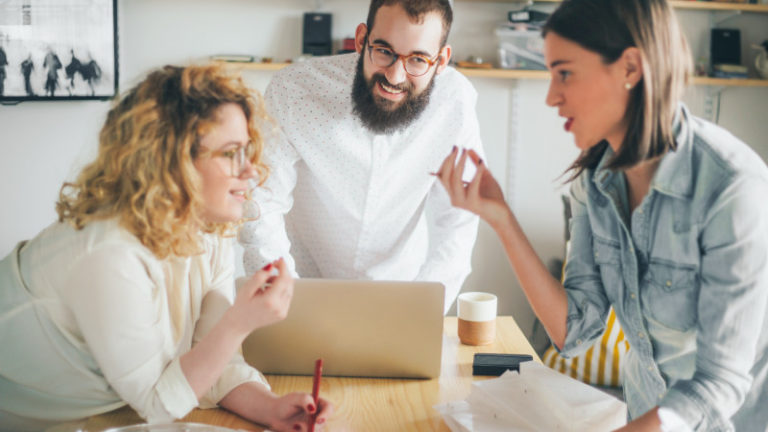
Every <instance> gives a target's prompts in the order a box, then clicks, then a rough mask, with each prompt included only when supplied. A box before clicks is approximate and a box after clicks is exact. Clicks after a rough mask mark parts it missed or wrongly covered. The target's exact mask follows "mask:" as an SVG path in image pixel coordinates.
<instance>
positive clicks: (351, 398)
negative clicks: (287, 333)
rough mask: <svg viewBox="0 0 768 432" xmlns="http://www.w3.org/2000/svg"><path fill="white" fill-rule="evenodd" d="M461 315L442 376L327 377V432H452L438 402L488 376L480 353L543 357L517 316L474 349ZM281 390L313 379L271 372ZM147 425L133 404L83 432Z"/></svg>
mask: <svg viewBox="0 0 768 432" xmlns="http://www.w3.org/2000/svg"><path fill="white" fill-rule="evenodd" d="M456 329H457V319H456V317H446V318H445V325H444V327H443V363H442V368H441V372H440V378H438V379H431V380H414V379H387V378H384V379H375V378H338V377H327V378H323V380H322V385H321V387H320V394H321V395H322V396H323V397H325V398H327V399H329V400H330V401H331V402H333V403H334V405H335V407H336V412H335V413H334V415H333V417H332V418H331V419H330V420H329V422H328V425H327V426H326V427H325V428H324V430H326V431H449V430H450V429H448V426H447V425H446V424H445V422H443V419H442V417H441V416H440V414H439V413H437V412H436V411H435V410H434V408H432V407H433V406H434V405H437V404H441V403H444V402H449V401H454V400H461V399H465V398H466V397H467V396H468V395H469V393H470V388H471V385H472V382H473V381H475V380H482V379H488V377H473V376H472V358H473V355H474V353H476V352H497V353H514V354H531V355H532V356H533V357H534V359H536V360H537V361H541V360H540V359H539V356H538V355H536V352H535V351H534V350H533V347H531V344H530V343H529V342H528V339H526V338H525V336H524V335H523V333H522V332H521V331H520V328H519V327H518V326H517V323H515V320H514V319H513V318H512V317H511V316H502V317H498V318H497V322H496V342H494V343H493V344H492V345H486V346H480V347H472V346H467V345H462V344H461V343H460V342H459V338H458V336H457V335H456ZM267 380H268V381H269V383H270V385H272V390H273V391H274V392H275V393H277V394H286V393H290V392H293V391H303V392H311V390H312V377H309V376H280V375H272V376H267ZM183 421H188V422H196V423H206V424H214V425H219V426H225V427H228V428H232V429H243V430H252V431H263V430H264V429H263V428H261V427H259V426H258V425H255V424H253V423H251V422H248V421H247V420H244V419H243V418H241V417H239V416H237V415H235V414H232V413H229V412H228V411H225V410H222V409H208V410H203V409H195V410H193V411H192V412H191V413H190V414H189V415H187V416H186V417H184V419H183ZM136 423H142V420H141V418H139V416H138V415H137V414H136V413H135V412H134V411H133V410H131V409H130V408H127V407H126V408H121V409H119V410H115V411H112V412H109V413H106V414H102V415H99V416H95V417H91V418H90V419H88V421H87V422H86V423H85V425H84V427H83V428H82V430H84V431H88V432H95V431H102V430H104V429H107V428H109V427H115V426H124V425H129V424H136Z"/></svg>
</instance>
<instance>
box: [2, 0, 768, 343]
mask: <svg viewBox="0 0 768 432" xmlns="http://www.w3.org/2000/svg"><path fill="white" fill-rule="evenodd" d="M321 3H322V8H321V9H322V10H324V11H330V12H332V13H333V20H334V25H333V28H334V29H333V36H334V39H336V40H337V41H340V40H341V39H342V38H344V37H351V36H352V35H353V34H354V29H355V26H356V25H357V24H358V23H359V22H362V21H364V20H365V17H366V12H367V3H368V2H366V1H362V0H326V1H323V2H321ZM315 4H316V2H315V1H312V0H282V1H280V2H273V1H267V0H219V1H216V2H212V1H209V0H161V1H158V0H119V1H118V9H119V20H118V21H119V46H120V74H121V75H120V88H121V90H125V89H128V88H129V87H130V86H131V85H133V84H134V83H136V82H137V80H138V79H140V78H141V77H142V76H143V75H144V74H145V73H146V72H147V71H148V70H149V69H151V68H154V67H158V66H161V65H163V64H169V63H186V62H190V61H200V60H202V59H204V58H205V57H207V56H208V55H211V54H220V53H246V54H252V55H256V56H268V57H272V58H274V59H275V61H283V60H285V59H287V58H291V57H294V56H296V55H298V54H299V51H300V40H301V30H300V23H301V15H302V13H303V12H304V11H307V10H312V9H314V7H315ZM511 8H512V6H510V5H506V4H503V3H482V2H471V3H464V2H461V1H459V2H457V3H456V13H455V16H456V18H455V25H454V30H453V32H452V35H451V39H450V42H451V43H452V45H453V46H454V54H455V58H457V59H464V58H466V57H467V56H469V55H480V56H482V57H484V58H493V57H494V56H495V48H494V47H495V39H494V36H493V27H494V26H495V24H496V23H497V22H500V21H503V20H504V19H505V17H506V12H507V11H508V10H510V9H511ZM680 16H681V21H683V23H684V25H685V26H686V30H687V32H688V34H689V38H695V40H694V43H693V44H692V45H693V46H694V52H696V53H697V54H696V55H697V56H700V55H704V54H706V47H707V46H708V31H707V28H708V26H709V23H710V19H712V17H713V16H714V17H715V18H717V17H722V16H723V15H722V14H711V13H708V12H692V11H684V12H681V13H680ZM766 21H768V16H767V15H764V14H753V15H750V14H745V15H743V16H737V17H735V18H732V19H730V20H729V21H727V22H725V23H724V25H727V26H732V25H733V26H737V27H741V26H745V27H746V28H747V29H748V32H745V34H744V37H745V39H746V38H747V37H751V38H752V42H755V41H762V40H764V39H768V25H765V23H766ZM744 45H745V46H746V45H747V41H746V40H745V41H744ZM337 46H338V43H337ZM746 54H749V57H748V58H749V59H751V58H752V55H753V53H752V51H749V50H747V49H746V48H745V49H744V55H745V56H746ZM745 58H746V57H745ZM750 62H751V60H750ZM245 75H246V77H247V79H248V81H249V82H250V83H251V85H252V86H253V87H254V88H256V89H261V90H263V89H264V88H265V87H266V84H267V83H268V82H269V77H270V73H268V72H253V71H250V72H246V73H245ZM472 81H473V83H474V85H475V87H476V88H477V90H478V93H479V100H478V107H477V109H478V116H479V118H480V125H481V129H482V135H483V141H484V144H485V147H486V152H487V154H488V158H487V159H488V163H489V165H490V168H491V169H492V171H493V172H494V173H496V174H497V176H498V177H499V179H500V180H501V181H502V183H503V184H504V186H505V188H507V189H510V188H508V186H510V185H511V186H512V189H514V190H506V192H507V194H508V196H509V201H510V204H511V205H512V207H513V209H514V210H515V211H516V213H517V215H518V218H519V219H520V222H521V224H522V225H523V227H524V229H525V230H526V231H527V233H528V234H529V237H530V238H531V241H532V243H533V245H534V247H535V248H536V250H537V252H538V253H539V254H540V256H541V257H542V258H543V259H544V260H545V262H546V261H548V260H550V259H551V258H554V257H560V256H561V255H562V250H563V220H562V207H561V204H560V199H559V194H560V193H562V192H563V191H564V188H563V187H562V186H561V185H560V183H561V181H560V180H558V176H559V175H560V174H561V173H562V171H563V170H564V169H565V168H566V167H567V166H568V164H569V162H570V161H571V160H572V159H573V158H574V157H575V156H576V150H575V148H574V146H573V144H572V140H571V138H570V137H569V136H568V135H566V134H565V133H564V132H563V129H562V123H563V122H562V121H561V120H560V119H558V118H557V116H556V113H555V111H554V110H553V109H550V108H548V107H546V106H545V105H544V103H543V101H544V96H545V93H546V89H547V82H546V81H539V80H519V81H513V80H499V79H473V80H472ZM708 91H711V89H709V88H706V87H696V88H693V89H692V91H691V94H690V95H689V97H688V102H689V103H690V105H691V107H692V109H693V110H694V112H695V113H697V114H699V115H705V114H707V104H706V102H707V99H708V98H707V97H706V96H707V92H708ZM108 108H109V102H98V101H92V102H91V101H86V102H36V103H22V104H20V105H17V106H0V149H2V152H1V153H0V155H1V156H0V200H2V203H3V205H2V206H1V207H0V221H1V222H2V224H0V256H3V255H5V254H6V253H7V252H9V251H10V250H11V249H12V248H13V246H14V245H15V243H16V242H17V241H19V240H21V239H26V238H30V237H32V236H34V235H35V234H36V233H37V232H38V231H39V230H41V229H42V228H43V227H45V226H46V225H48V224H49V223H50V222H52V221H53V220H54V219H55V217H56V215H55V212H54V202H55V201H56V198H57V195H58V190H59V187H60V186H61V183H62V182H63V181H64V180H66V179H72V178H73V177H74V176H75V174H76V173H77V172H78V171H79V169H80V168H81V167H82V165H83V164H84V163H85V162H87V161H89V160H90V158H92V157H93V155H94V154H95V146H96V137H97V133H98V130H99V127H100V125H101V123H102V122H103V120H104V116H105V114H106V111H107V109H108ZM767 113H768V88H730V87H728V88H725V89H724V90H723V91H722V93H721V103H720V118H719V120H720V123H721V124H722V125H724V126H725V127H727V128H729V129H731V130H732V131H733V132H734V133H735V134H736V135H737V136H739V137H741V138H742V139H744V140H745V141H747V142H749V143H751V144H753V145H754V146H755V147H756V148H757V149H758V151H759V152H760V153H761V154H762V156H763V157H764V158H768V149H767V148H768V144H766V140H765V138H764V137H765V136H768V122H767V121H766V120H767V119H768V117H767V116H766V114H767ZM511 145H514V147H511ZM473 267H474V272H473V274H472V275H471V276H470V277H469V279H468V280H467V283H466V284H465V289H468V290H486V291H491V292H495V293H497V294H498V295H499V296H500V307H499V312H500V313H501V314H512V315H514V316H515V318H516V319H517V321H518V323H520V325H521V327H522V328H523V330H524V331H526V332H529V330H530V329H531V326H532V322H533V314H532V312H531V310H530V307H529V306H528V305H527V302H526V300H525V298H524V297H523V296H522V293H521V291H520V289H519V286H518V284H517V281H516V280H515V277H514V273H513V272H512V271H511V269H510V267H509V265H508V263H507V261H506V257H505V256H504V253H503V250H502V249H501V246H500V244H499V242H498V240H497V239H496V237H495V235H494V234H493V232H492V231H491V230H490V229H489V228H488V227H487V226H486V225H481V228H480V233H479V240H478V244H477V247H476V248H475V253H474V259H473Z"/></svg>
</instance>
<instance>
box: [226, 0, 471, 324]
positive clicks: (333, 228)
mask: <svg viewBox="0 0 768 432" xmlns="http://www.w3.org/2000/svg"><path fill="white" fill-rule="evenodd" d="M452 21H453V12H452V10H451V5H450V3H449V0H373V1H372V2H371V5H370V8H369V12H368V19H367V22H366V23H365V24H360V25H359V26H358V27H357V30H356V32H355V47H356V51H357V52H356V53H351V54H343V55H337V56H330V57H320V58H314V59H311V60H308V61H306V62H302V63H298V64H296V65H292V66H290V67H287V68H285V69H283V70H281V71H280V72H278V73H277V74H276V75H275V77H274V78H273V79H272V81H271V82H270V84H269V86H268V87H267V90H266V93H265V99H266V103H267V106H268V108H269V110H270V112H271V113H272V115H273V116H274V117H275V119H276V120H277V122H278V123H279V125H280V128H279V129H280V130H279V132H278V134H277V135H278V136H277V139H276V140H274V142H272V143H271V145H268V147H267V148H266V149H265V157H266V159H267V160H266V162H267V163H268V164H269V165H270V166H271V167H272V170H273V172H272V174H271V175H270V177H269V179H268V180H267V182H266V187H265V188H258V189H259V190H267V191H269V193H268V195H266V196H265V195H264V194H261V195H258V194H257V195H256V196H255V197H254V198H255V202H256V203H257V205H256V206H254V207H253V208H250V209H247V211H246V213H247V215H248V216H251V217H253V218H256V219H255V220H252V221H249V222H246V223H245V224H244V226H243V228H242V229H241V230H240V234H239V241H240V243H241V244H242V245H243V247H244V249H245V251H244V256H243V260H244V267H245V270H246V273H248V274H252V273H253V272H255V271H257V270H258V269H260V268H261V267H262V266H263V265H265V264H267V263H269V262H271V261H273V260H274V259H276V258H278V257H281V256H282V257H285V258H286V261H287V262H288V263H289V266H290V267H292V268H294V269H295V273H297V274H298V275H299V276H303V277H322V278H341V279H374V280H418V281H438V282H441V283H443V284H444V285H445V287H446V297H445V299H446V301H445V311H446V312H447V311H448V309H449V308H450V306H451V304H452V303H453V301H454V300H455V298H456V296H457V295H458V292H459V290H460V289H461V285H462V283H463V282H464V279H465V278H466V277H467V275H468V274H469V272H470V270H471V265H470V264H471V255H472V248H473V246H474V243H475V238H476V236H477V223H478V220H477V218H476V217H475V216H473V215H471V214H470V213H468V212H465V211H463V210H459V209H456V208H453V207H452V206H451V203H450V199H449V198H448V196H447V194H446V193H445V191H444V190H443V188H442V187H441V185H440V183H439V182H438V181H436V178H435V177H434V176H432V175H430V172H433V171H435V170H436V169H437V168H438V167H439V166H440V163H441V161H442V160H443V159H444V158H445V156H446V155H447V154H448V153H450V152H451V151H460V150H459V149H461V148H465V149H475V150H476V151H478V152H480V153H481V154H482V148H481V143H480V135H479V128H478V122H477V115H476V113H475V103H476V100H477V93H476V92H475V90H474V88H473V87H472V85H471V84H470V83H469V81H468V80H467V79H466V78H465V77H464V76H463V75H461V74H460V73H459V72H457V71H456V70H454V69H453V68H451V67H448V62H449V60H450V57H451V47H450V45H447V44H446V41H447V38H448V32H449V30H450V27H451V23H452ZM468 174H471V173H468Z"/></svg>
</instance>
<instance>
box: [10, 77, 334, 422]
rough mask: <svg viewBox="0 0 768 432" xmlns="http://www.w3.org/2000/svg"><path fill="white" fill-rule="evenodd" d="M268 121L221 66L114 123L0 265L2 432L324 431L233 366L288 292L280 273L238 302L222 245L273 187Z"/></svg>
mask: <svg viewBox="0 0 768 432" xmlns="http://www.w3.org/2000/svg"><path fill="white" fill-rule="evenodd" d="M267 120H268V118H267V116H266V114H265V110H264V108H263V106H262V104H261V102H260V99H258V97H257V96H256V95H255V94H254V93H253V92H251V91H250V90H249V89H248V88H247V87H246V86H245V85H244V83H243V82H242V80H241V79H240V78H239V77H237V76H234V75H231V74H229V73H227V72H226V71H225V70H223V69H222V68H220V67H215V66H202V67H173V66H166V67H164V68H162V69H159V70H156V71H154V72H152V73H151V74H150V75H149V76H148V77H147V78H146V79H145V80H144V81H142V82H141V83H139V84H138V85H137V86H136V87H135V88H133V89H132V90H130V91H129V92H128V93H127V94H126V95H125V96H124V97H123V98H122V99H121V100H120V101H119V102H118V103H117V104H116V105H115V106H114V107H113V108H112V109H111V111H110V112H109V114H108V115H107V120H106V122H105V124H104V127H103V128H102V130H101V134H100V139H99V152H98V156H97V157H96V160H95V161H93V162H92V163H91V164H89V165H88V166H86V167H85V168H84V169H83V171H82V172H81V174H80V175H79V176H78V178H77V180H76V181H75V182H74V183H65V184H64V186H63V187H62V191H61V195H60V200H59V202H58V203H57V206H56V209H57V211H58V214H59V221H58V222H55V223H53V224H52V225H51V226H49V227H48V228H46V229H45V230H43V231H42V232H41V233H39V234H38V235H37V236H36V237H35V238H34V239H32V240H30V241H27V242H22V243H20V244H19V245H18V246H17V247H16V249H15V250H14V251H13V252H12V253H11V254H10V255H9V256H7V257H5V258H4V259H3V260H2V261H0V287H2V289H0V323H2V325H0V344H2V346H3V347H4V349H3V351H2V353H0V394H3V398H2V399H1V400H0V430H36V429H41V428H44V427H46V426H47V425H50V424H51V423H56V422H61V421H71V420H75V419H78V418H83V417H87V416H91V415H94V414H99V413H102V412H107V411H110V410H113V409H115V408H118V407H121V406H123V405H126V404H128V405H130V406H131V407H132V408H133V409H134V410H135V411H136V412H137V413H138V414H139V415H140V416H141V417H143V418H144V419H146V420H147V421H149V422H165V421H172V420H173V419H177V418H181V417H183V416H184V415H186V414H187V413H188V412H189V411H190V410H192V409H193V408H195V407H197V406H201V407H210V406H216V405H217V404H218V405H220V406H222V407H224V408H227V409H229V410H231V411H233V412H235V413H237V414H239V415H241V416H243V417H245V418H247V419H249V420H252V421H255V422H257V423H260V424H263V425H266V426H268V427H269V428H270V429H273V430H306V429H307V428H308V426H309V422H310V421H311V419H313V418H314V419H315V421H316V422H317V423H323V422H324V421H325V419H326V418H327V417H328V415H330V412H331V411H332V408H331V405H330V404H329V403H328V402H327V401H325V400H322V399H321V400H320V402H319V404H318V406H315V404H314V402H313V399H312V397H311V396H310V395H308V394H304V393H292V394H289V395H286V396H283V397H278V396H276V395H275V394H273V393H272V392H271V391H270V390H269V385H268V384H267V382H266V381H265V380H264V378H263V376H262V375H261V374H260V373H259V372H258V371H256V370H254V369H253V368H251V367H250V366H248V365H247V364H246V363H245V362H244V360H243V358H242V356H241V355H240V354H239V352H238V348H239V346H240V344H241V343H242V341H243V339H244V338H245V337H246V336H247V335H248V334H249V333H250V332H251V331H252V330H253V329H255V328H258V327H262V326H265V325H268V324H271V323H274V322H276V321H279V320H281V319H283V318H284V317H285V315H286V313H287V311H288V307H289V305H290V300H291V296H292V292H293V280H292V279H291V277H290V274H289V272H287V271H286V268H285V263H284V262H283V260H282V259H280V260H277V261H275V262H274V263H271V264H269V265H268V266H267V267H265V269H263V270H262V271H259V272H257V273H255V274H254V275H253V276H252V277H251V278H250V279H248V280H247V281H246V282H245V283H244V285H243V287H242V288H241V289H240V290H239V292H238V294H237V296H236V297H235V296H234V281H233V274H234V261H233V253H232V244H231V242H232V239H230V238H228V237H227V236H225V235H224V234H225V233H227V232H228V231H229V230H230V229H231V228H233V227H234V225H235V224H236V223H237V222H238V221H239V220H240V219H241V218H242V212H243V210H242V207H243V203H244V202H245V201H246V196H247V195H248V193H247V192H248V190H249V187H250V184H251V182H252V181H254V179H255V178H258V179H259V180H261V181H263V179H264V178H265V177H266V175H267V172H268V170H267V168H266V166H264V165H263V163H262V162H261V151H262V147H263V139H262V136H261V132H260V129H259V127H257V124H264V122H265V121H267ZM257 183H258V184H259V185H260V184H261V183H260V182H257ZM272 267H274V269H275V270H276V273H274V272H271V271H272V270H273V269H272ZM315 414H317V416H316V417H315V416H314V415H315Z"/></svg>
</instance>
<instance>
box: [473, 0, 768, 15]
mask: <svg viewBox="0 0 768 432" xmlns="http://www.w3.org/2000/svg"><path fill="white" fill-rule="evenodd" d="M460 1H491V2H503V3H520V4H524V2H521V1H519V0H518V1H515V0H460ZM534 1H535V2H537V3H562V0H534ZM670 4H671V5H672V6H673V7H675V8H678V9H696V10H709V11H743V12H756V13H768V5H766V4H749V3H726V2H713V1H680V0H678V1H670Z"/></svg>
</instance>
